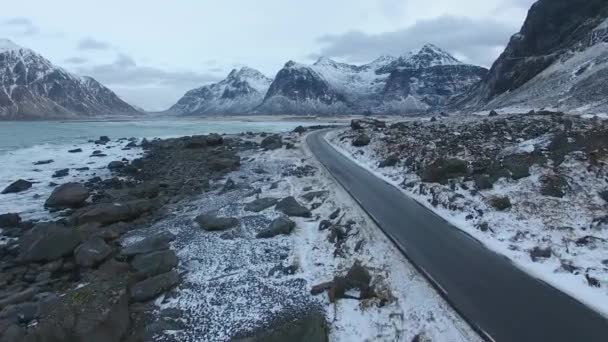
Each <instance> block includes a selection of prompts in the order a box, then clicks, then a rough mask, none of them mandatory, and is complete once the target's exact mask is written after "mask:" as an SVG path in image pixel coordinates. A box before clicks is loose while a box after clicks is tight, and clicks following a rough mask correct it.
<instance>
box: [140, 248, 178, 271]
mask: <svg viewBox="0 0 608 342" xmlns="http://www.w3.org/2000/svg"><path fill="white" fill-rule="evenodd" d="M131 266H133V268H134V269H135V270H136V271H137V272H139V273H141V274H144V275H146V276H148V277H152V276H155V275H158V274H162V273H166V272H169V271H171V270H172V269H173V268H174V267H175V266H177V255H175V251H172V250H164V251H159V252H152V253H148V254H140V255H136V256H135V258H133V261H131Z"/></svg>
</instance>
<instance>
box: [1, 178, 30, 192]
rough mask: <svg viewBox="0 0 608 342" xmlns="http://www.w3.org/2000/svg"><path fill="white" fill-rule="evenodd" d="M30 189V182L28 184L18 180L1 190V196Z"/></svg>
mask: <svg viewBox="0 0 608 342" xmlns="http://www.w3.org/2000/svg"><path fill="white" fill-rule="evenodd" d="M31 187H32V182H28V181H26V180H25V179H19V180H16V181H14V182H12V183H11V184H10V185H9V186H7V187H6V188H4V190H2V193H3V194H13V193H17V192H21V191H25V190H27V189H29V188H31Z"/></svg>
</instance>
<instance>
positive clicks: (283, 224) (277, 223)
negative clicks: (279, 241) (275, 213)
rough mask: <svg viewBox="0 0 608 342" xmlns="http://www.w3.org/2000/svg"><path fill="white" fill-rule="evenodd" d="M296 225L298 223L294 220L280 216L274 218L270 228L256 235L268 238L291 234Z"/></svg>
mask: <svg viewBox="0 0 608 342" xmlns="http://www.w3.org/2000/svg"><path fill="white" fill-rule="evenodd" d="M295 227H296V223H295V222H293V221H292V220H290V219H288V218H285V217H279V218H276V219H274V220H273V221H272V222H271V223H270V226H269V227H268V228H266V229H264V230H262V231H261V232H259V233H258V234H257V235H256V237H257V238H258V239H268V238H272V237H275V236H277V235H289V234H291V232H292V231H293V230H294V228H295Z"/></svg>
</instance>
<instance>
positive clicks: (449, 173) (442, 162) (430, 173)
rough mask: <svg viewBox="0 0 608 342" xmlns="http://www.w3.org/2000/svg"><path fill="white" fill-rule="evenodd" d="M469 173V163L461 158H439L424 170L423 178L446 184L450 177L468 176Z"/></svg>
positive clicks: (431, 181)
mask: <svg viewBox="0 0 608 342" xmlns="http://www.w3.org/2000/svg"><path fill="white" fill-rule="evenodd" d="M468 173H469V165H468V164H467V162H466V161H464V160H460V159H455V158H452V159H444V158H439V159H437V160H435V161H434V162H433V163H431V164H430V165H427V166H426V167H425V168H424V169H423V170H422V174H421V175H420V176H421V179H422V181H423V182H428V183H442V184H445V183H446V182H447V181H448V180H449V179H453V178H458V177H463V176H466V175H467V174H468Z"/></svg>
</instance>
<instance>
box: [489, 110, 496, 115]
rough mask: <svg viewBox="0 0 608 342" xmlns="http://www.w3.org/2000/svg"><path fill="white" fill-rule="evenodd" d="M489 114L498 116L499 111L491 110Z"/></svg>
mask: <svg viewBox="0 0 608 342" xmlns="http://www.w3.org/2000/svg"><path fill="white" fill-rule="evenodd" d="M488 116H498V113H497V112H496V111H495V110H491V111H490V113H489V114H488Z"/></svg>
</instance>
